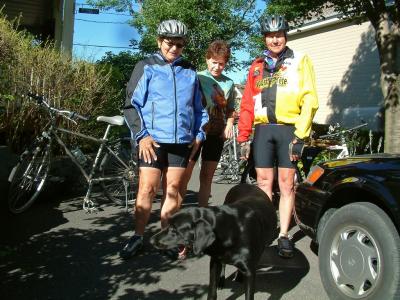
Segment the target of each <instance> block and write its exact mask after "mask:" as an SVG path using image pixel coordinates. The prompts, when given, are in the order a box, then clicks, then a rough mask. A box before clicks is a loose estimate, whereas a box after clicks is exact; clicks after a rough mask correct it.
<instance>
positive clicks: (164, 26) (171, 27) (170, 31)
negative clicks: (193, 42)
mask: <svg viewBox="0 0 400 300" xmlns="http://www.w3.org/2000/svg"><path fill="white" fill-rule="evenodd" d="M157 35H158V36H160V37H168V38H183V39H184V38H186V35H187V27H186V25H185V24H183V23H182V22H181V21H177V20H166V21H162V22H161V23H160V25H158V28H157Z"/></svg>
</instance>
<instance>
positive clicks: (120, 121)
mask: <svg viewBox="0 0 400 300" xmlns="http://www.w3.org/2000/svg"><path fill="white" fill-rule="evenodd" d="M96 120H97V122H106V123H108V124H111V125H118V126H121V125H124V123H125V120H124V117H122V116H113V117H106V116H98V117H97V119H96Z"/></svg>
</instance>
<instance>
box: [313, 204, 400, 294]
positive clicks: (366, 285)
mask: <svg viewBox="0 0 400 300" xmlns="http://www.w3.org/2000/svg"><path fill="white" fill-rule="evenodd" d="M318 256H319V271H320V275H321V280H322V284H323V286H324V289H325V291H326V292H327V294H328V296H329V298H330V299H400V238H399V234H398V232H397V230H396V227H395V226H394V225H393V222H392V221H391V219H390V218H389V217H388V215H387V214H386V213H385V212H384V211H383V210H382V209H380V208H379V207H378V206H376V205H374V204H372V203H367V202H359V203H352V204H349V205H345V206H343V207H342V208H340V209H338V210H337V211H335V212H334V213H333V214H332V216H331V217H330V218H329V220H328V221H327V223H326V225H325V227H324V230H323V234H322V237H321V241H320V245H319V251H318Z"/></svg>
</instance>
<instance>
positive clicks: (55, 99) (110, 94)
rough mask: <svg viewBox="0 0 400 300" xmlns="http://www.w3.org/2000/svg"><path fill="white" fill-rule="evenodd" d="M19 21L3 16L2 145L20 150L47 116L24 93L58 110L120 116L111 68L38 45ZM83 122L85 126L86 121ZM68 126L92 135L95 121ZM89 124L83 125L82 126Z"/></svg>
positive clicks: (0, 71) (0, 37) (0, 70)
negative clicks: (45, 100) (40, 97)
mask: <svg viewBox="0 0 400 300" xmlns="http://www.w3.org/2000/svg"><path fill="white" fill-rule="evenodd" d="M17 27H18V22H10V21H8V20H6V19H5V18H4V17H3V16H2V15H1V12H0V107H2V110H1V111H0V116H1V118H0V133H1V135H2V140H3V142H7V143H8V144H9V145H10V146H12V147H13V148H14V149H15V150H17V151H18V150H21V149H22V148H23V147H24V144H25V143H26V142H27V140H28V139H30V138H32V136H34V135H36V134H37V133H38V132H39V131H40V129H41V128H42V126H43V125H44V124H45V123H46V122H47V118H46V117H45V116H43V115H41V113H40V111H39V110H38V109H37V107H36V106H34V105H32V102H31V101H29V100H28V98H27V97H26V96H24V95H26V94H27V92H34V93H38V94H43V95H45V96H46V97H47V98H49V99H51V104H52V105H54V106H56V107H61V108H66V109H70V110H73V111H76V112H78V113H80V114H82V115H94V114H97V113H100V112H103V111H114V112H117V111H118V110H117V108H118V106H117V105H116V103H117V101H116V98H115V97H116V93H115V89H114V88H113V87H112V86H111V85H110V80H109V79H110V73H109V69H107V68H104V67H101V66H96V65H94V64H90V63H87V62H82V61H73V60H71V59H70V58H69V57H67V56H64V55H62V54H61V53H59V52H58V51H57V50H55V49H54V46H53V45H52V44H51V43H49V42H42V43H39V42H38V41H37V40H36V39H35V38H34V37H33V36H31V35H30V34H28V33H27V32H24V31H22V32H21V31H17V30H16V28H17ZM82 123H83V122H82ZM82 123H80V124H78V125H77V126H76V125H74V124H71V123H68V124H66V125H67V126H70V127H74V128H76V129H80V130H83V131H84V132H85V131H86V132H92V130H93V128H92V126H94V124H93V123H89V125H83V124H82ZM82 126H85V127H82Z"/></svg>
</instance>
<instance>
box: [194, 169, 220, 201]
mask: <svg viewBox="0 0 400 300" xmlns="http://www.w3.org/2000/svg"><path fill="white" fill-rule="evenodd" d="M217 165H218V162H216V161H203V162H202V164H201V170H200V189H199V195H198V201H199V206H200V207H207V206H208V199H209V198H210V194H211V184H212V179H213V176H214V172H215V169H216V168H217Z"/></svg>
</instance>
